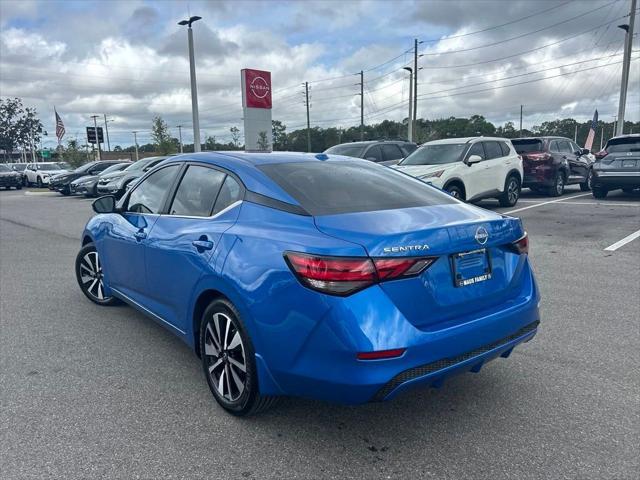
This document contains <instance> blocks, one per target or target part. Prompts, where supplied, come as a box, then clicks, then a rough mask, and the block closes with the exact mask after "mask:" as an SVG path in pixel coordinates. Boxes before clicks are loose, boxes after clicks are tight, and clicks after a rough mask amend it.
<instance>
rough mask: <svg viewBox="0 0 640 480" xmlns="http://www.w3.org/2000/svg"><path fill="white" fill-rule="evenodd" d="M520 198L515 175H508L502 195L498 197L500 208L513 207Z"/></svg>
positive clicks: (518, 184) (518, 181)
mask: <svg viewBox="0 0 640 480" xmlns="http://www.w3.org/2000/svg"><path fill="white" fill-rule="evenodd" d="M519 198H520V180H518V177H516V176H515V175H509V176H508V177H507V179H506V180H505V182H504V193H503V194H502V195H501V196H500V197H498V201H499V202H500V206H501V207H513V206H514V205H515V204H516V203H518V199H519Z"/></svg>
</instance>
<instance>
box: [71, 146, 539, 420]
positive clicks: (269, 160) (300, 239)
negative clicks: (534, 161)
mask: <svg viewBox="0 0 640 480" xmlns="http://www.w3.org/2000/svg"><path fill="white" fill-rule="evenodd" d="M475 167H476V166H475V165H474V166H473V167H465V168H475ZM93 208H94V210H95V211H96V212H97V213H98V214H97V215H95V216H94V217H93V218H92V219H91V220H89V222H88V224H87V225H86V228H85V230H84V232H83V233H82V235H81V238H82V246H81V249H80V251H79V253H78V255H77V259H76V277H77V280H78V284H79V286H80V288H81V290H82V292H83V293H84V294H85V295H86V297H87V298H88V299H89V300H91V301H92V302H95V303H96V304H98V305H113V304H115V303H117V302H118V301H124V302H126V303H128V304H130V305H131V306H133V307H135V308H137V309H139V310H140V311H142V312H143V313H145V314H147V315H149V316H150V317H151V318H153V319H155V320H156V321H158V322H159V323H160V324H161V325H163V326H165V327H166V328H167V329H168V330H170V331H171V332H173V333H174V334H176V335H177V336H178V337H180V338H181V339H182V340H184V341H185V342H186V343H187V344H188V345H189V346H191V347H192V348H193V349H194V350H195V351H196V353H197V354H198V355H199V356H200V358H201V362H202V368H203V371H204V375H205V377H206V379H207V382H208V384H209V387H210V389H211V392H212V394H213V396H214V397H215V399H216V400H217V401H218V403H219V404H220V405H221V406H222V407H223V408H224V409H226V410H227V411H229V412H231V413H233V414H235V415H247V414H249V413H252V412H256V411H259V410H261V409H263V408H266V407H268V406H269V405H271V404H272V403H273V401H274V399H275V398H277V397H278V396H281V395H294V396H304V397H313V398H318V399H324V400H330V401H335V402H342V403H350V404H355V403H364V402H369V401H381V400H386V399H389V398H392V397H393V396H395V395H396V394H398V393H399V392H401V391H403V390H405V389H406V388H408V387H411V386H414V385H419V384H421V385H425V386H426V385H433V384H436V385H440V384H441V383H442V382H443V381H444V380H445V379H446V378H448V377H450V376H452V375H454V374H456V373H462V372H466V371H469V370H472V371H478V370H479V369H480V367H481V366H483V365H484V364H485V363H486V362H487V361H489V360H491V359H494V358H498V357H508V356H509V354H510V353H511V351H512V350H513V348H514V347H515V346H516V345H518V344H520V343H522V342H525V341H528V340H530V339H531V338H532V337H533V336H534V335H535V334H536V331H537V326H538V323H539V313H538V303H539V301H540V297H539V294H538V288H537V285H536V282H535V279H534V275H533V271H532V269H531V268H530V265H529V259H528V255H527V251H528V237H527V234H526V233H525V231H524V229H523V227H522V223H521V221H520V219H518V218H514V217H508V216H505V215H501V214H498V213H494V212H490V211H488V210H484V209H480V208H478V207H476V206H473V205H466V204H464V203H462V202H460V201H458V200H456V199H454V198H453V197H451V196H450V195H447V194H446V193H444V192H442V191H440V190H438V189H436V188H433V187H430V186H428V185H426V184H425V183H424V182H422V181H419V180H417V179H415V178H412V177H410V176H408V175H404V174H402V173H400V172H398V171H396V170H393V169H390V168H387V167H384V166H381V165H376V164H375V163H372V162H368V161H363V160H359V159H344V158H339V157H338V158H334V159H331V158H327V155H323V154H320V155H317V156H313V155H308V154H292V153H289V154H286V155H285V154H278V153H275V152H274V153H272V154H270V155H269V156H265V155H260V154H244V153H235V154H221V153H202V154H196V155H181V156H179V157H176V158H173V159H168V160H166V161H165V163H164V164H162V165H158V166H157V167H156V168H154V169H153V170H151V171H150V172H148V173H147V174H146V175H145V176H144V177H142V178H141V179H140V180H139V181H137V182H136V184H135V185H134V186H133V187H132V188H131V189H130V190H129V191H128V192H127V193H126V194H125V196H124V197H123V198H122V199H121V200H120V201H119V202H116V199H115V197H114V196H112V195H107V196H104V197H100V198H98V199H97V200H95V201H94V202H93Z"/></svg>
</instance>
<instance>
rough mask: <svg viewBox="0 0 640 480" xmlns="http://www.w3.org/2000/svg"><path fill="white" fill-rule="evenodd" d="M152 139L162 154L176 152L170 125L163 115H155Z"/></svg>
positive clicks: (152, 124)
mask: <svg viewBox="0 0 640 480" xmlns="http://www.w3.org/2000/svg"><path fill="white" fill-rule="evenodd" d="M151 139H152V140H153V143H154V144H155V150H156V151H157V152H158V153H159V154H161V155H167V154H169V153H175V152H176V145H175V143H174V141H173V138H171V134H170V133H169V126H168V125H167V122H165V121H164V120H163V119H162V117H160V116H155V117H153V121H152V123H151Z"/></svg>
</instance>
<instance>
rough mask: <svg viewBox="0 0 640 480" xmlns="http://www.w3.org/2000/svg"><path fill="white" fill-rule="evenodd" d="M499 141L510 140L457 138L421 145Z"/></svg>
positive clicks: (507, 140)
mask: <svg viewBox="0 0 640 480" xmlns="http://www.w3.org/2000/svg"><path fill="white" fill-rule="evenodd" d="M486 140H492V141H501V142H509V141H510V139H508V138H504V137H459V138H441V139H440V140H431V141H430V142H425V143H423V144H422V145H446V144H453V143H474V142H477V141H486Z"/></svg>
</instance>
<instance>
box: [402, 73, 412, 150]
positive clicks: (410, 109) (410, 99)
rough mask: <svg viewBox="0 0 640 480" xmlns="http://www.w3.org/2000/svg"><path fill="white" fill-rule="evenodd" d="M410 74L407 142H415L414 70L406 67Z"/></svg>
mask: <svg viewBox="0 0 640 480" xmlns="http://www.w3.org/2000/svg"><path fill="white" fill-rule="evenodd" d="M403 70H406V71H407V72H409V117H408V118H407V140H409V141H410V142H413V68H411V67H404V68H403Z"/></svg>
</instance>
